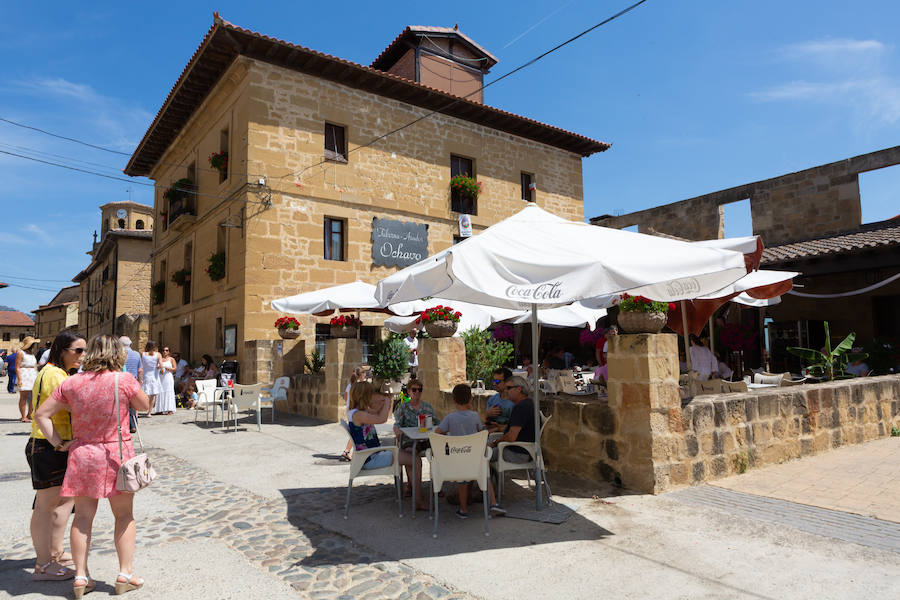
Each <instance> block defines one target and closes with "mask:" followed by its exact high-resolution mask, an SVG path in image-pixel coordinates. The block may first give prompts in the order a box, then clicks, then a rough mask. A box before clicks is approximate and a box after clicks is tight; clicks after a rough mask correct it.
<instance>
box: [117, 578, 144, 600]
mask: <svg viewBox="0 0 900 600" xmlns="http://www.w3.org/2000/svg"><path fill="white" fill-rule="evenodd" d="M120 578H121V579H124V580H125V581H119V579H120ZM133 578H134V573H132V574H130V575H129V574H128V573H119V575H118V576H117V577H116V596H121V595H122V594H124V593H126V592H131V591H133V590H139V589H141V587H143V585H144V580H143V579H142V578H140V577H138V579H137V581H138V582H137V583H131V580H132V579H133Z"/></svg>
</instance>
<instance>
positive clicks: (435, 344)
mask: <svg viewBox="0 0 900 600" xmlns="http://www.w3.org/2000/svg"><path fill="white" fill-rule="evenodd" d="M419 379H420V380H421V381H422V384H423V385H424V387H425V389H424V390H423V391H422V400H424V401H425V402H428V403H430V404H431V405H432V406H435V407H437V406H439V405H440V398H439V396H440V393H441V390H445V391H449V390H452V389H453V386H455V385H456V384H458V383H465V382H466V346H465V344H464V343H463V340H462V338H458V337H447V338H426V339H423V340H419ZM442 416H443V415H442Z"/></svg>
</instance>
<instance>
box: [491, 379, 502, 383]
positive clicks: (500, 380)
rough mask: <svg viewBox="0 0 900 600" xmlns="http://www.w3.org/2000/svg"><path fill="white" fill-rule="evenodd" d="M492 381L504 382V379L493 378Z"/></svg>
mask: <svg viewBox="0 0 900 600" xmlns="http://www.w3.org/2000/svg"><path fill="white" fill-rule="evenodd" d="M491 381H492V382H494V383H503V380H502V379H492V380H491Z"/></svg>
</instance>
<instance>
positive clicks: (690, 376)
mask: <svg viewBox="0 0 900 600" xmlns="http://www.w3.org/2000/svg"><path fill="white" fill-rule="evenodd" d="M681 327H682V330H683V331H684V360H685V362H687V368H688V395H689V396H690V397H691V398H693V397H694V366H693V365H692V364H691V341H690V340H689V339H688V326H687V312H686V311H685V308H684V300H682V301H681Z"/></svg>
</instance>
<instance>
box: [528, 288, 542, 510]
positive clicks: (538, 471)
mask: <svg viewBox="0 0 900 600" xmlns="http://www.w3.org/2000/svg"><path fill="white" fill-rule="evenodd" d="M537 311H538V309H537V304H534V303H532V305H531V357H532V358H531V364H532V366H533V367H534V368H533V370H532V376H531V386H532V388H533V389H534V486H535V492H536V496H537V497H536V499H535V500H536V503H535V507H536V508H537V510H542V509H543V508H544V507H543V502H542V500H541V495H542V493H543V489H542V488H543V484H544V470H543V468H542V466H543V460H542V459H541V386H540V385H539V381H538V377H539V371H540V362H539V361H538V336H539V332H538V314H537Z"/></svg>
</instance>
